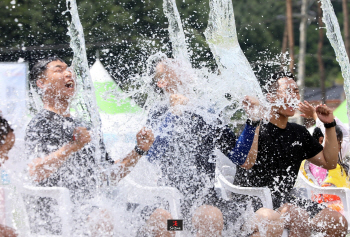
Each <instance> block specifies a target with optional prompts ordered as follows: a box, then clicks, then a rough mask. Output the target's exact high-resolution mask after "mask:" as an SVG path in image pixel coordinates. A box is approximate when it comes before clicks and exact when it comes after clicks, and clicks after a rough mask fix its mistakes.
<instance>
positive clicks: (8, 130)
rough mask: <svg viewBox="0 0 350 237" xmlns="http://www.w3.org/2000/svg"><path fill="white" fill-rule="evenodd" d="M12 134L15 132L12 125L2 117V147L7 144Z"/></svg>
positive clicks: (0, 124) (0, 127) (0, 130)
mask: <svg viewBox="0 0 350 237" xmlns="http://www.w3.org/2000/svg"><path fill="white" fill-rule="evenodd" d="M11 132H13V129H12V128H11V126H10V124H9V123H8V122H7V120H6V119H4V118H3V117H2V116H0V146H1V145H2V144H4V143H5V140H6V137H7V135H8V134H9V133H11Z"/></svg>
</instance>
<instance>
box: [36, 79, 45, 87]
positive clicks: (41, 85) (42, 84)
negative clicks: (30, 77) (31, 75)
mask: <svg viewBox="0 0 350 237" xmlns="http://www.w3.org/2000/svg"><path fill="white" fill-rule="evenodd" d="M36 85H37V86H38V87H39V88H40V89H44V87H45V84H44V79H43V78H40V79H38V80H36Z"/></svg>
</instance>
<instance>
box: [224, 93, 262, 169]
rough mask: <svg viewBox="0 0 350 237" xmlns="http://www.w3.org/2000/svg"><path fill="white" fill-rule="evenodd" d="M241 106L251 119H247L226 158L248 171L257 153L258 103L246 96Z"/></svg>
mask: <svg viewBox="0 0 350 237" xmlns="http://www.w3.org/2000/svg"><path fill="white" fill-rule="evenodd" d="M243 106H244V109H245V111H246V113H247V114H248V115H249V117H250V118H251V119H248V121H247V124H246V126H245V128H244V130H243V132H242V133H241V135H240V136H239V138H238V140H237V142H236V144H235V147H234V148H233V149H232V150H231V151H230V152H229V153H228V155H227V157H228V158H229V159H230V160H231V161H232V162H233V163H235V164H237V165H240V166H241V167H242V168H245V169H250V168H251V167H252V166H253V165H254V164H255V161H256V157H257V151H258V138H259V122H260V120H259V119H260V118H259V115H260V114H261V113H260V112H259V110H260V103H259V101H258V100H257V99H256V98H254V97H250V96H246V97H245V99H244V100H243ZM252 119H254V120H256V121H253V120H252Z"/></svg>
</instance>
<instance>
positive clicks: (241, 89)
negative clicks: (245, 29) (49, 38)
mask: <svg viewBox="0 0 350 237" xmlns="http://www.w3.org/2000/svg"><path fill="white" fill-rule="evenodd" d="M321 2H322V8H323V11H324V18H323V21H324V22H325V24H326V27H327V30H328V31H327V36H328V38H329V39H330V41H331V43H332V46H333V48H334V50H335V52H336V55H337V60H338V62H339V63H340V66H341V69H342V73H343V77H344V80H345V92H346V95H347V101H348V103H347V104H348V116H349V115H350V114H349V111H350V71H349V70H350V65H349V58H348V56H347V54H346V50H345V46H344V43H343V40H342V37H341V34H340V29H339V24H338V21H337V18H336V16H335V14H334V10H333V7H332V5H331V3H330V0H321ZM67 8H68V12H69V13H70V15H71V22H70V24H69V27H68V35H69V36H70V38H71V41H70V46H71V48H72V50H73V52H74V57H73V61H72V67H73V69H74V72H75V75H76V76H75V77H76V84H77V92H76V97H75V99H74V100H73V101H72V103H71V107H72V109H73V110H72V112H73V113H74V114H75V116H76V117H78V118H79V119H81V120H82V121H84V122H85V123H86V124H88V125H89V127H91V131H92V134H93V136H92V138H93V141H92V142H93V144H94V146H95V147H96V148H97V149H96V150H95V154H94V156H95V157H101V150H100V149H99V142H100V140H101V139H102V138H103V134H102V133H101V119H100V115H99V112H98V107H97V103H96V99H95V89H94V86H93V82H92V79H91V75H90V70H89V67H88V60H87V55H86V47H85V40H84V34H83V28H82V25H81V23H80V20H79V14H78V7H77V4H76V0H67ZM163 8H164V9H163V10H164V14H165V15H166V17H167V18H168V22H169V27H168V31H169V38H170V41H171V43H172V54H173V58H174V59H175V60H176V61H177V62H178V63H179V64H177V66H179V68H178V71H177V73H178V75H179V77H180V78H182V79H183V80H184V81H183V82H186V83H184V84H185V85H184V86H183V88H182V87H180V88H179V93H181V94H183V95H185V96H187V97H189V98H190V102H189V103H188V104H187V105H186V106H184V108H185V109H186V108H189V109H190V110H191V111H194V112H196V113H197V114H199V115H201V116H202V117H203V118H204V120H206V121H207V122H209V123H213V124H214V122H215V121H217V118H219V117H220V116H222V117H225V119H223V121H224V123H223V124H222V125H226V124H227V123H229V122H232V121H230V117H231V116H232V113H234V112H236V111H238V110H240V109H242V105H241V101H242V99H243V98H244V96H247V95H249V96H254V97H257V98H258V99H259V101H260V102H261V103H265V99H264V96H263V93H262V90H261V87H260V85H259V82H258V80H257V78H256V76H255V75H254V72H253V70H252V68H251V66H250V64H249V62H248V60H247V58H246V57H245V55H244V53H243V51H242V49H241V47H240V45H239V42H238V38H237V32H236V23H235V19H234V11H233V5H232V0H210V14H209V22H208V27H207V29H206V31H205V37H206V40H207V43H208V45H209V47H210V49H211V51H212V54H213V55H214V58H215V60H216V63H217V66H218V70H217V71H215V72H212V71H210V70H209V69H207V68H193V67H192V63H191V58H190V56H191V50H190V48H189V46H188V44H187V42H186V36H185V34H184V30H183V25H182V23H181V18H180V14H179V12H178V9H177V6H176V2H175V0H164V1H163ZM155 57H160V58H162V57H166V56H165V54H164V53H163V54H162V53H159V54H157V55H156V56H155ZM132 77H134V79H135V80H136V79H137V80H141V82H140V85H142V86H141V87H135V89H134V90H130V91H129V92H128V95H135V94H137V93H147V94H148V99H147V101H146V106H145V107H144V108H143V113H144V114H147V113H148V112H149V110H150V108H151V107H152V106H153V105H154V104H155V103H157V99H158V98H159V97H157V96H156V95H155V93H154V92H153V91H152V88H151V87H150V86H149V83H150V82H151V80H152V77H151V76H150V75H146V73H144V74H142V75H133V76H132ZM112 93H114V92H112ZM228 95H229V99H228ZM38 100H40V99H38ZM291 103H292V104H293V105H295V104H296V102H295V101H291ZM232 104H234V109H233V111H232V110H229V111H227V110H226V108H227V107H230V106H232ZM209 111H210V112H209ZM266 111H267V112H268V110H266ZM225 113H226V114H225ZM130 116H132V115H130ZM234 125H235V124H234ZM113 129H116V128H114V127H111V130H113ZM156 135H157V134H156ZM179 149H181V147H179ZM97 160H99V159H97ZM186 165H187V164H186V163H184V164H182V167H181V165H179V169H180V168H181V169H183V170H186V169H190V168H191V167H186ZM144 173H152V172H151V171H147V169H145V170H143V173H141V172H140V173H138V171H137V172H132V173H131V175H133V176H135V177H137V176H138V178H139V179H143V178H144V177H143V175H144ZM155 175H158V174H155ZM126 192H127V191H126ZM119 195H121V194H119ZM139 195H140V196H142V193H140V194H139ZM119 198H120V199H122V198H121V196H119ZM120 210H121V209H119V210H118V211H120ZM123 211H125V210H123ZM119 214H120V213H119ZM129 214H130V213H129ZM120 215H122V216H123V215H124V214H123V213H121V214H120ZM123 218H125V219H127V220H129V221H131V220H132V221H134V223H136V222H137V221H139V220H136V219H137V218H136V217H135V216H129V217H127V214H126V211H125V216H123ZM128 218H129V219H128ZM121 221H122V219H121ZM141 222H142V221H141ZM120 224H121V225H125V223H120ZM131 225H133V223H132V224H131ZM137 225H138V224H135V226H137ZM120 229H123V227H122V226H120ZM124 231H125V232H123V233H122V234H121V235H122V236H128V234H130V233H131V232H128V231H130V228H129V229H128V228H125V230H124ZM133 231H134V230H133ZM133 234H134V232H133Z"/></svg>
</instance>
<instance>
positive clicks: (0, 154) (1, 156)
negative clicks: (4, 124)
mask: <svg viewBox="0 0 350 237" xmlns="http://www.w3.org/2000/svg"><path fill="white" fill-rule="evenodd" d="M14 144H15V134H14V133H13V132H10V133H9V134H7V136H6V138H5V141H4V142H3V144H0V165H1V164H2V163H4V162H5V161H6V160H8V153H9V151H10V150H11V149H12V147H13V145H14Z"/></svg>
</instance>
